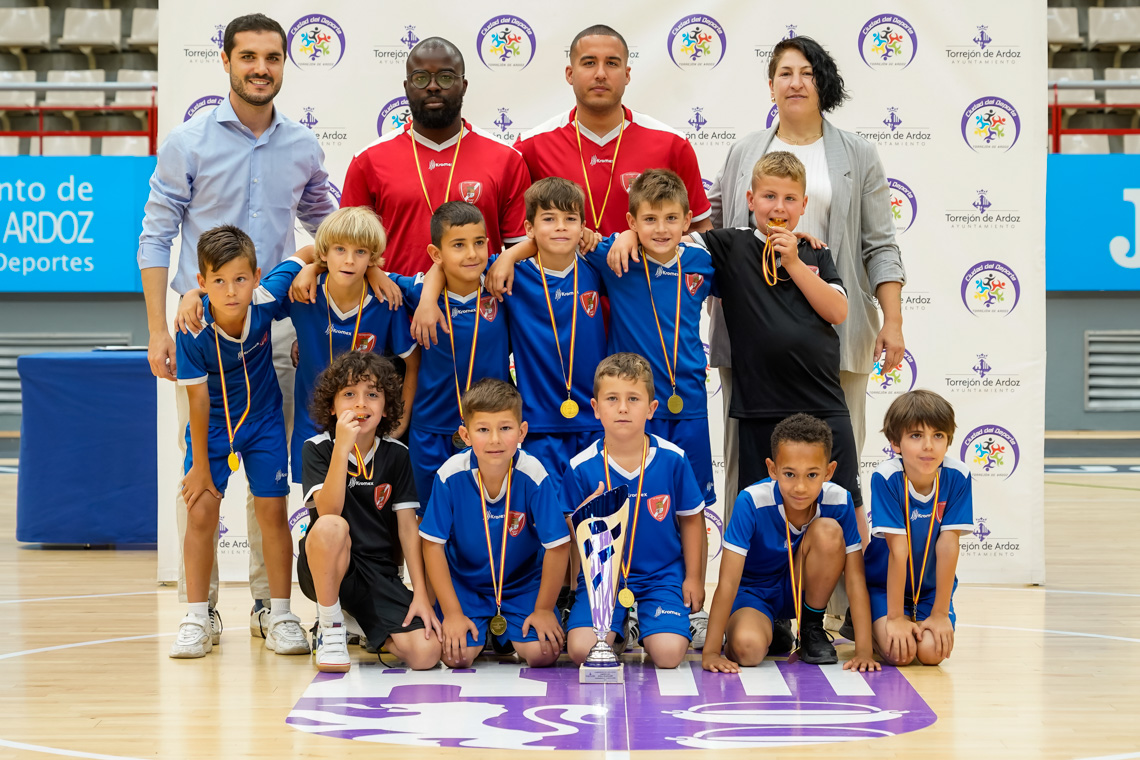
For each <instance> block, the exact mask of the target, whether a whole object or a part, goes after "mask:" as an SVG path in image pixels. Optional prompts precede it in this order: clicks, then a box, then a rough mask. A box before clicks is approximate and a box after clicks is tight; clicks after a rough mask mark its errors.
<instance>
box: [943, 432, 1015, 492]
mask: <svg viewBox="0 0 1140 760" xmlns="http://www.w3.org/2000/svg"><path fill="white" fill-rule="evenodd" d="M958 457H959V459H961V460H962V461H963V462H965V463H966V464H967V465H968V466H969V467H970V472H972V473H973V475H974V477H976V478H1001V479H1002V480H1007V479H1008V478H1009V476H1011V475H1013V472H1014V470H1016V469H1017V464H1018V462H1019V461H1020V460H1021V448H1020V447H1019V446H1018V445H1017V438H1015V437H1014V435H1013V433H1011V432H1009V431H1008V430H1006V429H1005V428H1003V427H1002V426H1001V425H980V426H979V427H976V428H974V429H973V430H971V431H970V432H969V433H967V434H966V437H965V438H964V439H962V450H961V453H960V454H959V455H958Z"/></svg>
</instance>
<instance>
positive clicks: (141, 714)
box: [0, 468, 1140, 760]
mask: <svg viewBox="0 0 1140 760" xmlns="http://www.w3.org/2000/svg"><path fill="white" fill-rule="evenodd" d="M16 478H17V476H16V475H12V474H0V525H4V526H6V527H5V528H4V529H3V535H2V536H0V612H2V613H3V621H4V626H3V630H4V632H5V634H6V635H4V636H2V637H0V757H2V758H39V757H46V756H57V757H58V756H64V757H82V758H119V757H128V758H198V757H201V758H239V757H250V758H273V760H279V759H280V758H288V757H300V756H304V757H315V758H324V757H330V758H331V757H337V758H341V757H387V758H443V757H447V758H453V757H462V758H472V759H473V760H474V759H476V758H501V757H502V756H503V755H504V754H505V753H504V751H503V750H504V748H510V747H524V746H525V747H530V748H539V747H543V746H545V747H548V748H549V747H550V746H552V745H557V748H562V747H565V748H566V751H563V752H559V753H558V754H559V755H560V756H565V757H567V758H579V757H581V758H586V757H590V758H628V757H639V758H641V757H644V758H648V757H655V758H656V757H661V758H666V757H668V758H693V759H694V760H696V759H697V758H706V757H707V758H714V757H715V758H726V759H728V760H731V758H755V757H758V756H760V755H761V754H765V755H767V756H769V757H780V758H787V757H791V758H795V757H807V756H811V757H831V758H854V757H874V758H879V759H885V758H895V757H900V758H901V757H908V758H923V759H924V760H933V759H935V758H970V759H971V760H980V759H982V758H991V757H1002V758H1059V759H1060V758H1064V759H1065V760H1068V759H1070V758H1102V759H1103V760H1107V759H1108V758H1121V759H1122V758H1140V468H1138V469H1137V470H1135V471H1133V472H1121V473H1115V474H1098V475H1087V474H1072V473H1054V474H1047V475H1046V476H1045V479H1046V483H1047V486H1046V490H1045V493H1046V504H1045V510H1046V533H1045V537H1046V558H1047V573H1048V585H1047V586H1046V587H1043V588H1027V587H998V586H963V587H961V588H959V590H958V593H957V595H956V597H955V603H956V607H957V610H958V623H959V625H958V633H957V644H956V648H955V650H954V654H953V657H952V658H951V659H950V660H949V661H947V662H946V663H944V664H943V665H942V666H940V667H935V668H923V667H921V666H920V667H911V668H905V669H903V670H902V671H901V672H899V671H895V672H888V673H885V674H881V675H877V676H874V677H867V678H866V679H863V678H862V677H858V676H856V677H855V678H856V679H858V680H857V681H852V680H851V679H848V678H845V677H844V676H843V675H842V674H836V673H835V672H826V673H824V672H822V671H821V670H819V669H813V668H815V666H806V665H804V664H803V663H797V664H796V665H795V666H788V665H785V664H784V663H779V664H777V663H776V662H774V661H769V662H766V663H765V666H762V667H761V668H759V669H750V670H753V671H754V673H753V674H750V675H749V676H748V677H747V678H742V679H736V678H735V677H727V676H720V678H722V679H726V678H731V679H732V680H731V681H729V680H721V681H715V680H709V679H707V678H705V676H704V675H703V674H702V673H701V672H700V669H699V665H697V666H695V667H693V666H690V667H688V668H682V669H681V670H680V672H675V673H674V674H672V675H665V676H658V675H657V674H655V673H653V672H652V671H651V670H650V669H647V668H645V667H642V666H640V665H638V664H636V663H633V662H632V659H631V660H630V664H628V665H627V681H629V684H627V686H628V687H629V688H628V689H627V690H626V691H625V692H623V694H622V695H620V699H618V697H617V696H614V695H616V692H613V691H609V692H608V694H609V695H611V696H614V699H613V700H611V699H610V697H609V696H607V697H605V698H603V697H602V696H600V692H597V691H595V692H592V693H591V692H579V691H578V687H577V685H576V683H574V682H573V681H572V680H571V679H573V678H574V672H573V670H572V669H570V668H566V667H563V668H560V669H558V670H557V671H556V672H555V673H553V674H545V675H543V676H542V677H543V678H546V679H547V681H544V682H541V683H538V685H537V686H536V682H535V681H533V680H530V679H529V678H528V677H526V676H525V674H524V675H523V676H520V674H519V672H518V671H519V669H518V667H517V666H515V665H511V664H503V663H499V662H486V663H480V665H479V668H477V669H476V671H475V672H474V673H464V672H458V671H457V672H455V673H454V674H452V673H451V672H448V671H439V672H438V673H437V675H436V677H437V678H459V679H466V680H463V681H462V682H459V681H456V682H455V683H457V684H459V685H458V686H439V685H438V684H436V685H434V686H430V685H429V686H423V687H414V688H413V687H408V688H406V689H403V690H401V689H395V690H392V691H390V692H385V691H384V689H383V688H382V686H383V684H385V683H388V684H389V685H390V684H391V683H394V682H393V681H392V679H397V681H398V679H399V678H403V677H404V676H403V675H402V674H401V671H399V670H389V669H387V668H386V667H385V666H383V665H381V664H379V663H377V662H376V658H375V656H373V655H368V654H366V653H365V652H364V650H362V649H358V648H356V647H353V648H351V651H352V652H353V653H354V655H353V656H354V666H353V672H352V674H351V675H352V677H351V678H350V679H339V678H333V679H330V680H322V679H317V681H318V682H317V683H314V676H315V675H316V671H315V669H314V668H313V666H312V664H311V661H310V660H308V659H307V658H303V657H283V656H277V655H274V654H273V653H272V652H269V651H267V650H265V648H264V646H263V642H262V641H261V640H259V639H251V638H250V636H249V632H248V620H249V618H248V609H249V602H250V600H249V595H248V592H247V590H246V589H245V588H244V587H242V586H240V585H237V584H230V585H227V586H225V587H224V588H223V589H222V601H221V605H220V609H221V611H222V614H223V617H224V620H225V622H226V623H227V625H228V629H227V630H226V632H225V633H224V635H223V637H222V644H221V645H220V648H217V649H215V650H214V652H213V653H212V654H210V655H209V656H208V657H207V658H206V659H205V660H198V661H189V660H171V659H169V658H168V657H167V650H168V648H169V646H170V642H171V640H172V639H171V637H172V636H173V634H174V632H175V629H176V627H177V623H178V621H179V619H180V618H181V615H182V613H183V610H182V607H181V606H180V605H179V604H178V603H177V598H176V594H175V592H174V590H173V589H170V588H161V587H156V585H155V582H154V576H155V555H154V553H153V552H151V551H109V550H90V551H85V550H81V549H62V550H61V549H52V550H44V549H42V548H40V547H37V546H24V545H19V544H17V543H16V541H15V539H14V532H15V531H14V521H15V493H16ZM990 508H991V510H992V509H993V508H994V507H992V506H991V507H990ZM710 590H711V589H710ZM293 599H294V609H295V610H297V611H298V612H299V613H300V615H301V617H302V618H303V619H305V620H306V621H311V620H312V619H313V615H314V610H313V607H312V605H310V604H308V603H307V602H306V601H305V600H304V599H303V597H302V596H301V594H300V592H299V591H298V590H296V589H295V590H294V592H293ZM839 652H840V659H841V660H842V659H844V658H846V657H848V656H850V646H840V648H839ZM694 659H697V658H694ZM361 663H368V664H365V665H363V666H362V665H361ZM825 677H826V678H825ZM385 679H388V680H385ZM504 679H505V680H504ZM512 679H514V680H512ZM448 683H452V682H450V681H449V682H448ZM463 684H467V685H472V684H476V685H478V684H482V687H481V688H482V689H483V691H482V692H481V691H480V689H479V688H470V689H469V688H468V687H467V686H464V685H463ZM524 687H525V688H524ZM417 688H419V689H420V691H417ZM591 688H593V689H609V690H612V689H614V688H615V687H591ZM441 689H442V690H441ZM488 689H489V690H490V697H488V696H487V694H486V692H487V690H488ZM496 689H497V690H498V691H496ZM535 689H537V690H538V691H537V692H536V691H535ZM433 690H434V691H433ZM481 693H482V694H483V697H480V696H479V695H480V694H481ZM745 693H747V695H748V696H747V698H746V699H743V700H742V699H740V698H739V696H740V695H741V694H745ZM416 694H419V695H420V696H419V697H416V696H415V695H416ZM528 694H529V695H530V696H527V695H528ZM536 694H538V695H539V696H535V695H536ZM576 694H585V695H586V696H585V698H580V699H575V698H573V695H576ZM845 694H846V695H854V696H843V695H845ZM362 695H364V696H362ZM423 695H428V696H427V698H426V699H425V698H424V696H423ZM432 695H436V696H432ZM686 695H687V696H686ZM757 695H759V696H757ZM812 695H820V696H819V698H818V700H817V699H815V698H814V697H813V696H812ZM860 695H862V696H860ZM916 695H917V696H916ZM789 699H791V700H799V701H800V704H799V705H797V710H798V712H796V713H795V714H794V715H793V716H791V717H788V716H785V717H784V718H782V719H781V718H777V719H776V720H775V722H776V723H779V722H780V721H781V720H783V721H785V722H786V721H791V722H793V723H794V722H796V721H803V720H805V716H830V717H825V718H822V719H821V720H820V725H817V726H815V727H813V726H811V725H807V726H800V727H799V728H794V729H788V728H787V726H784V727H779V726H776V727H773V726H772V725H771V723H772V715H774V714H775V713H771V712H764V710H771V709H773V708H778V707H780V705H781V703H782V704H784V705H785V706H786V705H787V701H788V700H789ZM416 700H419V701H420V702H421V703H422V704H418V705H411V706H409V704H407V703H408V702H409V701H413V702H414V701H416ZM568 700H569V701H571V702H574V701H577V702H584V703H587V704H585V705H584V706H583V705H579V706H578V707H577V708H575V709H576V711H577V712H575V711H574V710H570V711H567V710H565V709H564V708H565V704H561V706H559V705H553V706H551V704H550V703H552V702H559V703H566V702H567V701H568ZM607 700H609V701H607ZM614 700H616V701H614ZM654 700H656V701H654ZM749 700H752V701H753V702H755V704H750V702H749ZM892 700H893V701H892ZM603 702H605V703H607V704H609V705H610V706H611V707H612V706H613V705H619V707H618V708H617V711H618V712H620V713H621V714H620V715H618V714H615V710H614V709H610V711H609V714H608V715H607V714H604V713H605V710H606V709H607V708H606V707H605V706H604V705H602V703H603ZM397 703H399V704H397ZM492 703H494V704H492ZM544 703H545V704H547V707H541V705H542V704H544ZM591 705H592V706H591ZM536 706H539V707H538V708H537V711H534V710H532V711H531V712H528V713H527V716H526V717H523V715H522V714H523V712H524V710H525V709H526V708H528V707H529V708H535V707H536ZM662 708H667V709H662ZM754 708H756V709H754ZM758 708H764V710H761V709H758ZM813 710H814V711H813ZM836 710H840V711H843V710H846V711H847V712H844V713H843V714H844V716H845V717H842V718H840V719H839V721H840V722H844V723H846V724H847V725H846V727H838V728H837V727H836V726H835V725H834V722H835V720H834V714H836V713H835V711H836ZM891 710H893V711H894V712H893V713H891V712H890V711H891ZM338 711H339V714H342V715H343V716H346V717H344V718H343V721H344V722H343V724H342V725H340V726H335V725H331V724H330V723H329V720H332V721H333V722H335V721H336V720H341V719H340V718H335V717H334V718H331V719H330V718H329V716H330V715H333V716H335V715H336V714H338ZM291 712H293V713H294V714H293V717H292V718H290V714H291ZM515 713H518V714H517V715H516V714H515ZM888 713H890V714H888ZM702 714H703V715H704V716H705V718H707V719H708V722H701V720H702V718H700V717H699V716H701V715H702ZM402 715H403V716H407V717H406V719H404V722H403V723H400V721H401V716H402ZM856 715H858V716H860V717H852V716H856ZM322 716H323V717H322ZM362 716H365V717H362ZM367 716H373V718H375V716H380V717H379V718H378V719H376V720H372V718H367ZM694 716H697V717H696V718H694ZM726 716H727V717H726ZM365 718H367V720H366V719H365ZM287 719H288V720H289V721H290V722H289V723H287V722H286V721H287ZM368 720H372V722H371V723H369V722H368ZM425 721H426V722H427V725H426V726H425ZM472 721H474V725H476V726H482V727H483V729H480V730H482V731H483V733H479V732H478V731H476V732H475V733H476V734H478V735H475V736H467V737H463V736H460V734H462V733H463V731H464V730H466V729H463V730H460V729H459V728H457V727H460V726H463V725H469V724H471V722H472ZM481 721H482V722H481ZM670 721H672V722H670ZM829 721H830V724H829ZM852 721H855V723H852ZM859 721H863V722H862V723H859ZM876 721H877V722H876ZM907 721H910V722H909V723H907ZM465 722H466V723H465ZM824 724H828V725H824ZM904 724H905V725H909V726H910V727H909V728H906V727H905V725H904ZM365 726H373V727H375V726H386V727H387V728H385V729H383V730H379V731H376V730H372V729H369V728H364V727H365ZM526 726H530V728H529V729H528V730H529V731H530V733H528V730H521V729H520V727H523V728H525V727H526ZM860 726H862V727H860ZM900 726H903V727H901V728H900ZM403 727H409V728H407V730H405V729H404V728H403ZM878 728H885V729H890V730H883V731H879V730H877V729H878ZM326 729H327V730H326ZM333 729H337V730H333ZM537 729H542V730H541V731H539V730H537ZM449 732H451V734H449ZM655 732H656V733H655ZM432 734H437V735H442V736H448V735H453V739H452V740H449V741H444V742H443V745H444V746H440V747H435V746H428V745H430V744H431V743H432V740H431V739H430V738H428V739H425V738H424V737H425V736H430V735H432ZM788 734H792V735H795V736H801V737H807V738H810V739H811V740H813V741H829V740H831V739H835V738H843V739H845V741H843V742H841V743H822V744H813V745H810V746H780V745H781V744H784V743H786V742H784V741H783V740H777V738H778V737H779V736H785V738H786V735H788ZM346 736H355V737H356V738H360V739H365V740H364V741H349V740H348V739H346V738H334V737H346ZM606 736H610V737H614V736H621V737H623V739H622V741H620V742H616V743H614V742H611V741H609V740H608V739H606V738H605V737H606ZM651 736H655V737H658V738H657V739H652V740H651V739H650V738H647V737H651ZM864 736H870V737H877V738H868V739H865V740H861V741H852V739H858V738H862V737H864ZM528 737H531V738H528ZM534 737H538V738H537V739H536V738H534ZM591 737H592V738H591ZM820 737H823V738H822V739H821V738H820ZM828 737H831V739H829V738H828ZM464 741H466V743H467V746H457V745H458V744H459V743H461V742H464ZM655 741H657V742H658V744H657V745H654V742H655ZM591 742H592V744H591ZM766 742H767V743H768V744H767V746H766V745H765V743H766ZM448 745H450V746H448ZM471 745H478V746H482V747H484V748H478V746H476V747H472V746H471ZM588 746H594V747H601V748H602V749H594V750H583V749H581V748H582V747H588ZM647 746H660V747H661V749H655V750H646V749H641V748H643V747H647ZM742 746H747V747H751V748H750V749H738V748H730V747H742ZM486 747H497V748H493V749H487V748H486ZM606 747H608V749H606ZM665 747H671V748H672V749H666V748H665ZM758 747H759V748H758ZM575 748H577V749H575ZM510 754H512V755H514V756H518V753H517V752H511V753H510Z"/></svg>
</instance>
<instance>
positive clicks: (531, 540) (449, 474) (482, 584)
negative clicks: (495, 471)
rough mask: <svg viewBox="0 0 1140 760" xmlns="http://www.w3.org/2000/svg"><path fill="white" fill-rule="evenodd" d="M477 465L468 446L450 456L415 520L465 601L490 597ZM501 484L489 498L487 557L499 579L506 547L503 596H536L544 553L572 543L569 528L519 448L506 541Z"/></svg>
mask: <svg viewBox="0 0 1140 760" xmlns="http://www.w3.org/2000/svg"><path fill="white" fill-rule="evenodd" d="M478 469H479V462H478V460H477V459H476V458H475V452H474V451H473V450H471V449H468V450H466V451H462V452H460V453H458V454H456V455H455V456H453V457H451V459H448V460H447V462H445V463H444V465H443V467H440V468H439V472H438V473H436V476H435V484H434V485H433V486H432V491H431V498H430V499H429V500H428V504H427V509H426V510H425V512H424V519H423V522H422V523H420V535H421V536H422V537H423V538H425V539H427V540H428V541H434V542H435V543H437V544H444V545H445V552H446V554H447V566H448V568H450V570H451V582H452V584H453V585H454V586H455V587H456V592H457V593H459V594H460V599H461V600H462V598H463V596H478V597H483V598H491V599H494V596H495V591H494V586H493V584H492V581H491V566H490V561H489V559H488V554H487V532H486V531H485V530H484V528H483V509H482V505H481V503H480V500H479V481H478V480H476V472H477V471H478ZM506 490H507V481H506V479H505V478H504V479H503V488H502V492H501V493H499V494H497V495H496V496H495V497H494V498H489V497H488V498H487V524H488V525H489V526H490V534H491V554H492V555H493V557H494V562H495V573H496V577H498V572H499V561H500V557H501V556H502V550H503V546H504V545H505V546H506V552H507V554H506V557H505V558H504V560H503V561H504V562H505V563H506V564H505V566H504V569H503V577H504V578H505V580H504V581H503V598H504V599H510V598H512V597H514V596H517V595H519V594H524V593H533V592H537V591H538V587H539V584H540V582H541V580H542V560H543V557H544V556H545V549H553V548H554V547H556V546H561V545H562V544H564V543H566V542H568V541H569V540H570V530H569V528H567V527H566V520H565V518H564V517H563V515H562V512H561V510H559V508H558V496H557V494H556V493H555V492H554V486H553V483H552V482H551V480H550V478H549V477H548V476H547V474H546V470H545V469H544V468H543V466H542V463H541V462H539V461H538V460H537V459H535V458H534V457H532V456H531V455H530V454H527V453H526V452H525V451H519V452H517V453H516V454H515V459H514V467H513V472H512V474H511V493H510V508H511V514H510V521H509V522H508V523H507V528H506V530H507V537H506V541H505V544H504V539H503V518H504V515H505V513H506V509H507V504H506V501H507V500H506Z"/></svg>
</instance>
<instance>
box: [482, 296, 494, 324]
mask: <svg viewBox="0 0 1140 760" xmlns="http://www.w3.org/2000/svg"><path fill="white" fill-rule="evenodd" d="M479 314H480V315H482V317H483V319H485V320H487V321H488V322H494V321H495V317H497V316H498V315H499V302H498V301H496V300H495V297H494V296H484V297H483V298H480V299H479Z"/></svg>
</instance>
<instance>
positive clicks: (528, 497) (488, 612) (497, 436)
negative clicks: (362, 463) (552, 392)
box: [420, 379, 570, 668]
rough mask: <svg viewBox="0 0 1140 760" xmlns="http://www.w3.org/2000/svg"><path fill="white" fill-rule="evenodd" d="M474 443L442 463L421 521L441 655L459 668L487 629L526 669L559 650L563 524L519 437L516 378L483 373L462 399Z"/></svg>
mask: <svg viewBox="0 0 1140 760" xmlns="http://www.w3.org/2000/svg"><path fill="white" fill-rule="evenodd" d="M463 414H464V425H463V426H462V427H461V428H460V429H459V432H460V435H462V436H463V440H464V442H465V443H466V444H468V445H469V446H470V447H471V448H470V449H469V450H467V451H463V452H460V453H459V454H456V455H455V456H453V457H451V458H450V459H448V460H447V462H446V463H444V465H443V467H441V468H440V469H439V473H438V474H437V475H436V480H435V487H434V488H433V489H432V494H431V500H430V501H429V502H428V505H427V509H426V511H425V512H424V518H423V522H422V523H421V524H420V536H421V537H422V538H423V547H424V549H423V553H424V564H425V565H426V567H427V574H428V578H429V579H430V580H431V584H432V588H433V589H434V590H435V594H436V598H437V600H438V608H439V611H440V613H441V614H442V617H443V661H444V663H445V664H446V665H447V666H448V667H452V668H466V667H469V666H470V665H471V662H472V661H473V660H474V659H475V657H477V656H478V655H479V652H480V651H482V649H483V644H484V641H485V639H486V637H487V636H488V633H487V632H488V630H489V631H490V633H491V634H494V635H495V636H504V635H505V636H506V638H507V639H509V640H510V641H511V642H512V643H513V644H514V648H515V651H516V652H517V653H518V654H519V656H521V657H522V658H523V659H524V660H526V662H527V664H528V665H529V666H530V667H545V666H547V665H553V664H554V662H555V661H556V660H557V659H558V656H559V654H560V653H561V652H562V643H563V634H562V626H561V623H560V622H559V620H558V616H557V614H556V613H555V611H554V603H555V599H556V597H557V596H558V589H559V587H560V586H561V585H562V577H563V574H564V573H565V572H566V562H567V560H568V559H569V554H570V531H569V528H568V527H567V525H566V521H565V520H564V518H563V515H562V511H561V510H560V509H559V505H558V499H557V494H556V493H555V491H554V488H553V484H552V483H551V482H550V478H549V477H548V475H547V473H546V470H545V469H544V468H543V466H542V463H541V462H539V461H538V459H536V458H535V457H533V456H531V455H530V454H527V453H526V452H525V451H521V450H519V443H521V442H522V439H523V438H525V437H526V428H527V425H526V423H525V422H523V421H522V398H521V396H519V392H518V391H517V390H516V389H515V387H514V386H513V385H511V384H510V383H507V382H503V381H501V380H493V379H484V380H480V381H479V382H477V383H475V384H474V385H473V386H471V389H470V390H469V391H468V392H467V393H465V394H464V396H463Z"/></svg>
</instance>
